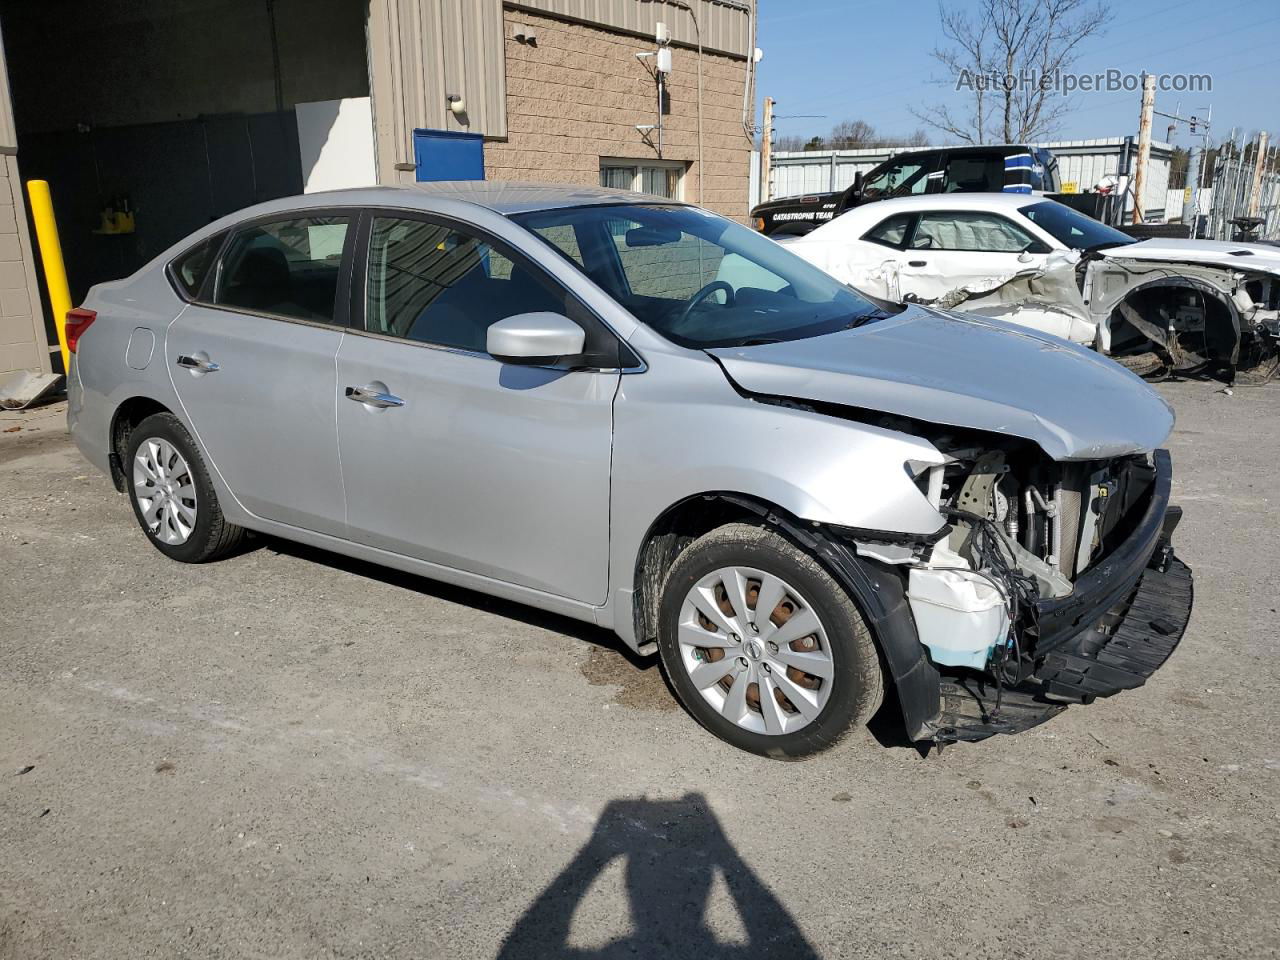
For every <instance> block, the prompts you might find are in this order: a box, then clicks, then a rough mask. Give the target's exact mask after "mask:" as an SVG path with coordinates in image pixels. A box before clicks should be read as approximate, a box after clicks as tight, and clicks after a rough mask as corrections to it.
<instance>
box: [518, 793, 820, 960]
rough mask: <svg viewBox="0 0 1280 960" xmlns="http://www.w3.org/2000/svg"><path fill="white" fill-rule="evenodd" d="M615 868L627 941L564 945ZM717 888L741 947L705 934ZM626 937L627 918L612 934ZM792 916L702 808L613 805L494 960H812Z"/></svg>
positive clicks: (694, 803) (690, 801)
mask: <svg viewBox="0 0 1280 960" xmlns="http://www.w3.org/2000/svg"><path fill="white" fill-rule="evenodd" d="M615 860H621V861H622V866H623V868H624V871H625V877H626V893H627V899H628V902H629V908H630V924H629V926H630V931H629V932H627V933H625V934H621V935H619V936H617V937H616V938H615V939H612V940H610V941H608V942H607V943H605V944H604V945H603V946H600V947H585V948H580V947H574V946H570V944H569V935H570V926H571V924H572V921H573V915H574V911H575V909H576V908H577V907H578V905H579V904H580V903H581V902H582V901H583V899H584V897H585V896H586V894H587V892H588V890H589V889H590V887H591V885H592V883H593V882H594V881H595V879H596V878H597V877H598V876H600V874H602V873H603V872H604V871H605V869H606V868H608V867H609V866H610V865H611V864H612V863H613V862H614V861H615ZM717 874H719V875H720V876H722V877H723V879H724V884H725V887H726V888H727V890H728V892H729V896H730V899H731V900H732V902H733V906H734V907H735V908H736V911H737V914H738V917H739V918H740V920H741V932H742V935H741V936H739V937H737V938H736V939H738V940H740V941H743V942H734V943H726V942H724V941H723V940H722V939H721V938H720V937H717V935H716V933H715V931H714V930H713V929H712V928H711V926H710V925H709V924H708V917H707V909H708V907H709V906H710V905H711V893H712V885H713V883H714V881H715V878H716V875H717ZM627 927H628V923H627V921H626V918H625V917H619V918H617V921H616V922H615V923H611V924H610V932H612V931H615V930H624V929H626V928H627ZM817 956H818V955H817V954H816V953H815V952H814V950H813V947H811V946H810V945H809V943H808V941H807V940H806V939H805V937H804V934H803V933H801V932H800V928H799V927H798V926H797V925H796V922H795V920H794V919H792V917H791V915H790V914H789V913H787V911H786V909H785V908H784V907H783V906H782V904H781V903H779V902H778V899H777V898H776V897H775V896H774V895H773V893H772V892H771V891H770V890H769V888H768V887H766V886H765V885H764V884H763V883H762V882H761V881H760V878H759V877H757V876H756V875H755V873H754V872H752V870H751V868H750V867H748V866H747V865H746V863H745V862H743V860H742V858H741V857H739V856H738V853H737V851H736V850H734V848H733V846H732V844H730V843H729V838H728V837H726V836H725V833H724V830H723V829H722V828H721V826H720V822H719V820H717V819H716V816H715V814H714V813H712V812H711V808H710V806H708V804H707V801H706V798H705V797H703V796H702V795H701V794H697V793H691V794H688V795H687V796H685V797H683V798H682V799H680V800H673V801H655V800H643V799H640V800H614V801H613V802H611V803H610V804H609V805H608V806H607V807H606V808H605V811H604V813H603V814H601V816H600V819H599V820H598V821H597V822H596V828H595V832H593V833H592V835H591V839H589V840H588V841H587V842H586V844H585V845H584V846H583V847H582V849H580V850H579V851H578V853H577V855H576V856H574V858H573V860H572V861H571V862H570V863H569V865H568V866H567V867H565V868H564V870H562V871H561V872H560V875H559V876H557V877H556V878H555V880H553V881H552V882H551V884H550V885H549V886H548V887H547V888H546V889H545V890H544V891H542V893H541V894H540V895H539V896H538V898H537V899H536V900H535V901H534V902H533V904H532V906H530V907H529V909H528V910H526V911H525V913H524V915H523V916H522V917H521V918H520V919H519V920H518V921H516V924H515V926H514V927H512V929H511V932H510V933H509V934H508V936H507V939H506V941H505V942H504V943H503V945H502V949H501V950H500V951H499V953H498V958H499V960H526V958H529V960H532V958H556V960H559V958H564V960H611V958H614V957H626V958H628V960H632V958H637V957H638V958H647V957H661V958H663V960H667V958H679V957H690V958H698V960H739V958H740V960H746V958H748V957H750V958H752V960H769V958H774V957H777V958H783V957H785V958H788V960H817Z"/></svg>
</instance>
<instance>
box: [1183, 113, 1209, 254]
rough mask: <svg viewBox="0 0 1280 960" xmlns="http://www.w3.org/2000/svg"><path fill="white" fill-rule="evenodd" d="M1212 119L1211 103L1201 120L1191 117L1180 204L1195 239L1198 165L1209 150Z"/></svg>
mask: <svg viewBox="0 0 1280 960" xmlns="http://www.w3.org/2000/svg"><path fill="white" fill-rule="evenodd" d="M1212 121H1213V104H1209V109H1208V112H1207V115H1206V116H1205V118H1204V119H1203V120H1201V119H1199V118H1197V117H1194V116H1193V117H1192V118H1191V122H1190V123H1191V138H1192V139H1191V146H1190V148H1189V149H1190V156H1188V157H1187V192H1186V193H1184V194H1183V196H1184V198H1185V199H1184V201H1183V204H1182V222H1183V223H1189V224H1191V239H1192V240H1195V239H1196V234H1197V233H1198V230H1197V229H1196V228H1197V227H1198V226H1199V219H1200V166H1201V164H1203V163H1204V158H1205V155H1206V154H1207V153H1208V151H1209V126H1210V124H1211V123H1212ZM1197 126H1200V127H1202V128H1203V130H1202V131H1200V132H1199V133H1198V135H1199V137H1200V146H1199V147H1197V146H1196V142H1195V138H1196V136H1197V130H1196V127H1197Z"/></svg>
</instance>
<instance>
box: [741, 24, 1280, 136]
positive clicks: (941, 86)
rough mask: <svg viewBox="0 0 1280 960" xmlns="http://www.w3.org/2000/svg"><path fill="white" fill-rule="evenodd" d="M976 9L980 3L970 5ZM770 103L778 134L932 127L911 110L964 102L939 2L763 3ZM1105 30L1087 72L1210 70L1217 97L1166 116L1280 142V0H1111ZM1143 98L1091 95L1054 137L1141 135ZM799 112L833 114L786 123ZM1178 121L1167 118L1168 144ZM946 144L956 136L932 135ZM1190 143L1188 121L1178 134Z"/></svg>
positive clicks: (762, 77) (1160, 102)
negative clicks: (847, 124) (945, 50)
mask: <svg viewBox="0 0 1280 960" xmlns="http://www.w3.org/2000/svg"><path fill="white" fill-rule="evenodd" d="M959 2H961V3H971V0H959ZM759 4H760V24H759V39H758V46H759V47H760V48H761V49H762V50H763V51H764V59H763V60H762V61H761V63H760V65H759V68H758V81H757V92H758V95H759V98H760V99H761V101H763V98H764V97H766V96H771V97H773V98H774V99H775V100H777V101H778V106H777V108H776V112H777V114H779V115H780V117H781V118H782V119H779V120H778V121H777V123H776V130H777V133H778V134H779V135H789V134H812V133H818V134H823V135H825V134H826V132H827V131H828V130H829V129H830V128H831V127H832V126H833V125H834V124H836V123H838V122H839V121H841V120H865V121H866V122H868V123H870V124H872V125H873V126H874V127H875V128H876V129H877V131H880V132H883V133H894V134H902V133H909V132H911V131H912V130H915V129H916V128H918V127H921V126H923V124H921V123H920V121H918V120H917V119H916V118H915V117H913V116H912V115H911V113H910V108H911V107H912V106H917V107H919V106H922V105H926V104H931V103H935V102H950V103H958V102H959V101H957V100H955V99H954V98H955V97H956V96H957V95H956V94H955V93H953V91H952V84H951V83H950V82H944V81H945V79H946V76H947V75H946V73H945V72H944V69H943V67H942V66H941V65H940V64H939V63H938V62H937V61H935V60H934V59H933V58H932V57H930V56H929V51H930V50H932V49H933V48H934V47H935V46H937V45H940V44H943V43H944V38H943V37H942V36H941V34H940V32H939V29H938V7H937V4H936V3H935V2H933V0H896V2H877V3H866V2H852V0H845V2H841V0H759ZM1109 9H1110V17H1109V24H1108V27H1107V29H1106V32H1105V33H1104V34H1103V35H1101V36H1099V37H1096V38H1094V39H1093V40H1091V41H1089V42H1088V44H1087V45H1086V46H1085V47H1084V50H1083V53H1082V55H1081V57H1080V59H1079V61H1078V63H1077V65H1076V68H1075V69H1076V70H1077V72H1089V73H1093V72H1097V71H1105V70H1107V69H1108V68H1116V69H1119V70H1123V71H1126V72H1132V73H1141V72H1142V71H1144V70H1145V71H1147V72H1150V73H1155V74H1159V73H1208V74H1211V75H1212V76H1213V91H1212V93H1193V94H1178V93H1173V92H1165V93H1160V92H1157V94H1156V110H1163V111H1165V112H1167V113H1173V112H1175V107H1176V106H1177V103H1178V100H1179V99H1181V100H1182V115H1183V116H1187V115H1188V114H1191V113H1199V112H1200V109H1201V108H1202V107H1204V106H1206V105H1208V104H1209V103H1212V104H1213V135H1214V137H1215V139H1223V138H1225V137H1226V136H1227V135H1228V134H1229V132H1230V129H1231V127H1232V126H1236V127H1240V128H1244V129H1245V130H1246V131H1247V132H1253V131H1256V130H1262V129H1265V130H1268V131H1270V132H1271V134H1272V136H1273V137H1274V136H1276V135H1280V90H1278V89H1277V87H1280V3H1276V2H1275V0H1220V2H1219V0H1207V2H1206V0H1172V2H1163V3H1162V2H1159V0H1123V2H1116V0H1112V2H1110V4H1109ZM1140 105H1141V95H1140V94H1139V93H1137V92H1135V93H1125V92H1120V93H1087V94H1076V95H1075V96H1074V97H1072V98H1071V107H1072V111H1071V113H1070V115H1068V116H1067V117H1066V118H1065V120H1064V122H1063V124H1062V125H1061V127H1060V129H1059V131H1058V132H1057V134H1056V135H1054V136H1053V137H1051V139H1087V138H1093V137H1115V136H1124V135H1125V134H1133V135H1136V134H1137V128H1138V113H1139V108H1140ZM788 114H825V115H826V117H825V118H821V119H787V115H788ZM1167 124H1168V121H1167V120H1163V119H1161V118H1160V117H1156V123H1155V136H1156V138H1157V139H1160V140H1163V139H1165V128H1166V126H1167ZM926 132H928V133H929V134H930V136H931V137H933V138H934V141H935V142H938V143H943V142H949V141H950V140H951V139H952V138H949V137H946V136H945V135H943V134H941V133H939V132H937V131H933V130H928V129H927V128H926ZM1174 142H1175V143H1179V144H1181V145H1183V146H1185V145H1186V144H1187V142H1188V135H1187V133H1186V128H1185V126H1183V127H1182V129H1181V132H1180V133H1179V134H1178V135H1177V136H1175V138H1174Z"/></svg>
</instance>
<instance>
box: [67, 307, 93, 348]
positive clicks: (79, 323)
mask: <svg viewBox="0 0 1280 960" xmlns="http://www.w3.org/2000/svg"><path fill="white" fill-rule="evenodd" d="M97 319H98V314H97V311H95V310H86V309H85V308H84V307H76V308H75V309H74V310H68V311H67V349H68V350H69V351H71V352H72V353H75V352H76V344H77V343H79V342H80V338H81V337H82V336H84V332H85V331H86V330H88V329H89V324H91V323H93V321H95V320H97Z"/></svg>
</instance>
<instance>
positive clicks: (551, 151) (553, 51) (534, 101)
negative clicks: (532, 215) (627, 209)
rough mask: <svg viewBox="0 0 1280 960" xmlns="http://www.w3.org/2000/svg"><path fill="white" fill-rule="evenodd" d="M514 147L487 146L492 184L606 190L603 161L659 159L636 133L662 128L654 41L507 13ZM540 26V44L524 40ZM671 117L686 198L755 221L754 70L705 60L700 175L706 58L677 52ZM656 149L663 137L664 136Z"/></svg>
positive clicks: (667, 125)
mask: <svg viewBox="0 0 1280 960" xmlns="http://www.w3.org/2000/svg"><path fill="white" fill-rule="evenodd" d="M505 18H506V23H505V36H506V39H505V41H504V47H505V61H506V73H507V124H508V136H507V139H506V140H505V141H491V142H489V143H486V144H485V175H486V177H488V178H489V179H491V180H536V181H544V182H555V183H580V184H584V185H586V184H589V185H593V186H598V185H599V183H600V158H601V157H610V158H627V159H635V160H640V161H643V160H651V159H657V158H658V155H657V151H656V150H655V149H653V148H652V147H649V146H647V145H646V144H645V143H644V140H643V139H642V138H641V135H640V132H639V131H638V130H636V125H637V124H654V123H657V89H656V86H655V84H654V80H653V77H652V75H651V70H652V69H653V58H652V57H650V58H648V60H647V61H640V60H638V59H636V54H637V53H647V52H652V51H653V50H654V49H655V45H654V43H653V42H652V41H649V40H644V39H642V38H639V37H631V36H627V35H625V34H620V33H614V32H612V31H608V30H604V29H601V28H599V27H590V26H585V25H582V24H577V23H568V22H565V21H561V20H556V19H552V18H549V17H542V16H536V15H533V14H529V13H526V12H523V11H518V10H507V11H506V12H505ZM517 25H523V26H526V27H530V28H532V29H533V32H534V33H535V34H536V43H522V42H519V41H517V40H516V39H515V32H516V31H515V27H516V26H517ZM672 55H673V69H672V72H671V74H670V75H669V77H668V86H667V88H668V91H669V93H670V100H671V113H670V114H668V115H667V116H665V117H663V126H664V135H663V141H664V143H663V147H664V149H663V155H662V159H664V160H679V161H684V162H685V164H686V171H685V175H684V199H685V200H686V201H689V202H691V203H699V202H700V203H701V204H702V206H705V207H707V208H709V209H711V210H714V211H716V212H717V213H720V214H723V215H725V216H729V217H734V218H736V219H738V220H745V219H746V216H747V211H748V202H747V200H748V198H747V193H748V190H747V184H748V179H749V176H750V164H751V141H750V139H749V138H748V136H747V134H746V132H745V131H744V130H743V128H742V92H743V85H744V84H745V83H746V73H747V65H746V63H745V62H744V61H742V60H735V59H733V58H731V57H726V56H722V55H717V54H710V53H704V54H703V58H702V158H703V166H704V168H705V169H701V170H700V169H698V163H697V160H698V140H697V132H698V111H697V90H698V55H697V52H696V51H694V50H688V49H685V48H683V47H678V48H673V50H672ZM654 141H655V143H656V131H654Z"/></svg>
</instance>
